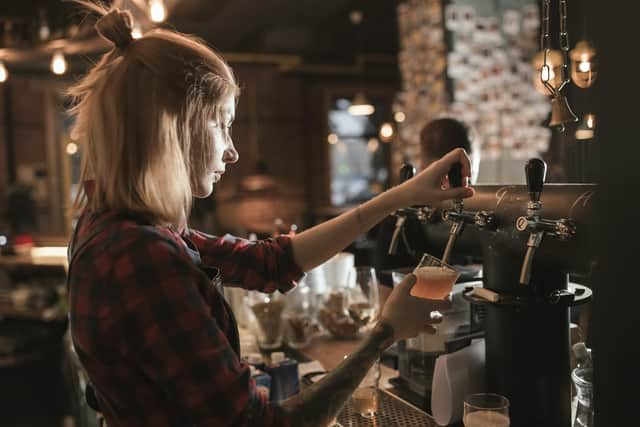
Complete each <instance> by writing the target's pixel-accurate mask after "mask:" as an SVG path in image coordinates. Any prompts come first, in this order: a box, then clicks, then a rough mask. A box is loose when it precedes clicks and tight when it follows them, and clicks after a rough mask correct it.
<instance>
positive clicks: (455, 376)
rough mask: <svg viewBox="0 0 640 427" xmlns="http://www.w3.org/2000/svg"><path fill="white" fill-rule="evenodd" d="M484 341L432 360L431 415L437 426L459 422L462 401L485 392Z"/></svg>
mask: <svg viewBox="0 0 640 427" xmlns="http://www.w3.org/2000/svg"><path fill="white" fill-rule="evenodd" d="M484 366H485V340H484V338H480V339H475V340H473V341H471V344H470V345H468V346H466V347H464V348H462V349H460V350H458V351H455V352H453V353H445V354H442V355H440V356H438V358H437V359H436V362H435V367H434V372H433V383H432V385H431V412H432V415H433V417H434V418H435V420H436V422H437V423H438V424H439V425H443V426H445V425H449V424H453V423H456V422H459V421H460V420H462V415H463V410H464V398H465V397H466V396H467V395H469V394H473V393H479V392H483V391H485V380H484V377H485V370H484Z"/></svg>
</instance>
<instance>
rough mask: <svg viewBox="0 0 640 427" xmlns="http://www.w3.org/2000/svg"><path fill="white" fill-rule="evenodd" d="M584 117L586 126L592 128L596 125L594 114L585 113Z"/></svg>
mask: <svg viewBox="0 0 640 427" xmlns="http://www.w3.org/2000/svg"><path fill="white" fill-rule="evenodd" d="M585 118H586V119H587V127H588V128H589V129H593V128H594V127H595V125H596V116H594V115H593V114H587V116H586V117H585Z"/></svg>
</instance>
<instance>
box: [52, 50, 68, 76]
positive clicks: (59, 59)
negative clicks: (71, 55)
mask: <svg viewBox="0 0 640 427" xmlns="http://www.w3.org/2000/svg"><path fill="white" fill-rule="evenodd" d="M51 71H52V72H53V73H54V74H57V75H61V74H64V73H66V72H67V60H66V59H65V58H64V54H63V53H62V52H60V51H58V52H56V53H54V54H53V57H52V58H51Z"/></svg>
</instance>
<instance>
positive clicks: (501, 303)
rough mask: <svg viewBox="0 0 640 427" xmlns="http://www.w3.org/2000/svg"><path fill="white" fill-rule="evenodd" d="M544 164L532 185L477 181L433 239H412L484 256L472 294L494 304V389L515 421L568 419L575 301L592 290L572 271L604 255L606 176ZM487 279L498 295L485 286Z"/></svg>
mask: <svg viewBox="0 0 640 427" xmlns="http://www.w3.org/2000/svg"><path fill="white" fill-rule="evenodd" d="M545 171H546V165H545V164H544V162H543V161H541V160H539V159H535V160H530V161H529V162H528V163H527V166H526V168H525V173H526V176H527V186H523V185H480V186H475V187H474V189H475V195H474V196H473V197H471V198H468V199H465V201H464V204H462V203H457V202H455V203H454V206H453V208H452V209H448V210H447V209H444V210H443V211H442V212H443V217H445V218H446V220H445V221H442V222H434V223H423V227H422V228H423V232H424V234H425V242H427V243H426V244H425V246H426V247H423V248H412V249H413V250H415V251H422V252H428V253H432V254H437V253H445V252H446V251H447V246H449V249H448V252H449V254H455V253H456V252H457V253H462V254H464V255H468V256H474V257H480V258H481V259H482V264H483V279H482V282H481V283H478V282H475V283H474V282H472V283H470V284H469V288H468V290H466V291H465V292H464V294H463V295H464V298H465V299H466V300H467V301H469V302H470V303H471V304H472V306H478V307H482V308H483V309H484V310H485V318H484V335H485V341H486V342H485V344H486V350H485V351H486V352H485V356H486V361H485V366H486V369H485V382H486V387H487V389H486V390H487V391H489V392H493V393H499V394H501V395H503V396H505V397H507V398H508V399H509V401H510V416H511V422H512V424H513V425H517V426H522V427H534V426H540V425H544V426H554V427H555V426H558V427H569V426H570V425H571V376H570V374H571V372H570V366H569V343H570V341H569V307H570V306H574V305H578V304H582V303H585V302H587V301H589V299H590V298H591V290H590V289H589V288H588V287H587V286H584V285H583V284H578V283H569V280H568V277H569V273H572V274H574V275H581V276H580V277H582V276H583V275H587V277H588V273H589V271H590V268H591V266H592V264H593V263H594V261H595V255H594V252H595V251H594V248H592V247H591V246H590V245H589V243H590V233H591V232H592V229H593V227H594V224H593V213H592V211H593V195H594V194H595V192H596V191H597V186H596V185H593V184H550V185H546V186H544V178H545ZM452 173H455V171H452ZM450 182H451V183H452V185H456V184H457V182H456V181H455V176H453V179H451V178H450ZM543 190H544V191H543ZM438 209H442V208H441V207H438ZM479 213H481V215H478V214H479ZM406 214H407V215H414V214H415V213H414V212H411V211H409V212H407V213H406ZM469 225H472V226H469ZM462 230H464V232H463V231H462ZM574 277H578V276H574ZM479 286H481V287H482V288H483V289H484V291H485V294H484V295H490V296H491V297H490V298H486V297H482V296H481V295H483V294H480V293H479V295H480V296H479V295H476V292H474V291H473V289H475V287H479ZM446 352H449V350H447V351H446ZM404 356H406V355H404ZM413 356H415V355H413ZM426 356H429V357H430V356H431V355H426ZM402 357H403V355H402V354H400V359H402ZM401 376H402V369H401ZM424 378H425V381H430V380H431V379H432V376H431V375H425V376H424ZM424 389H425V390H430V384H425V387H424ZM427 409H428V408H427Z"/></svg>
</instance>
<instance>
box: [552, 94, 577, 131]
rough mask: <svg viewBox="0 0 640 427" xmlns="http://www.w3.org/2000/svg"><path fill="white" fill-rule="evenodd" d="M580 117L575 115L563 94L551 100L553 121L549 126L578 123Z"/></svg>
mask: <svg viewBox="0 0 640 427" xmlns="http://www.w3.org/2000/svg"><path fill="white" fill-rule="evenodd" d="M577 121H578V117H577V116H576V115H575V114H573V111H571V107H570V106H569V101H568V100H567V97H566V96H564V95H561V94H559V93H558V94H556V95H555V96H554V97H553V98H551V121H550V122H549V126H551V127H554V126H563V127H564V125H565V124H566V123H573V122H577Z"/></svg>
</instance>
